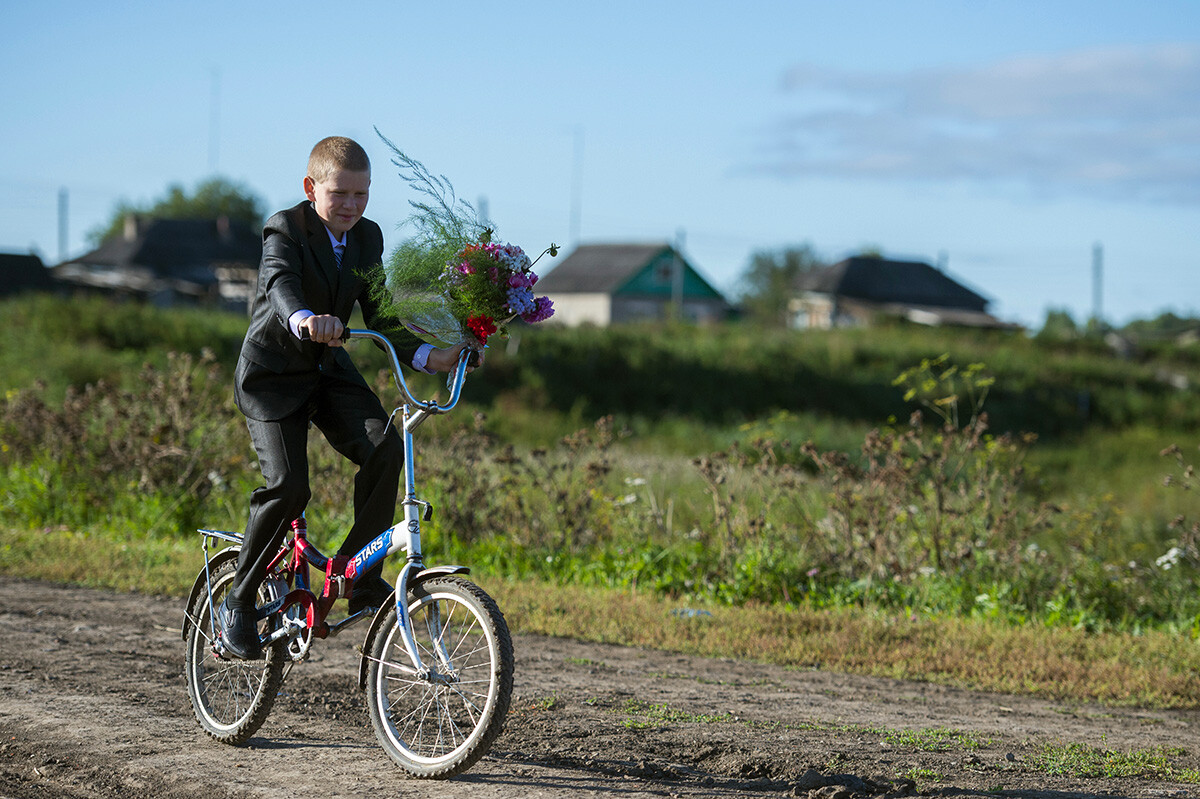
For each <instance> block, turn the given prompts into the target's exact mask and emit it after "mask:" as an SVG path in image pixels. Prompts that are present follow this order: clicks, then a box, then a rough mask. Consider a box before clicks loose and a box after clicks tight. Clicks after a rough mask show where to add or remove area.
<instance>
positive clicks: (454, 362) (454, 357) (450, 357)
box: [425, 344, 483, 372]
mask: <svg viewBox="0 0 1200 799" xmlns="http://www.w3.org/2000/svg"><path fill="white" fill-rule="evenodd" d="M465 349H467V345H466V344H456V345H454V346H453V347H434V348H433V349H432V350H430V352H429V357H428V358H426V359H425V366H426V368H429V369H432V370H433V371H435V372H449V371H451V370H452V369H454V367H456V366H458V359H459V358H460V357H462V352H463V350H465ZM482 365H483V352H482V351H481V350H475V357H473V358H472V359H471V360H469V361H467V371H468V372H473V371H475V368H476V367H478V366H482Z"/></svg>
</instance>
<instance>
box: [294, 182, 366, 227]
mask: <svg viewBox="0 0 1200 799" xmlns="http://www.w3.org/2000/svg"><path fill="white" fill-rule="evenodd" d="M370 188H371V173H370V172H354V171H351V170H348V169H338V170H334V171H333V172H332V173H331V174H330V175H329V177H327V178H326V179H325V180H323V181H321V182H320V183H318V182H316V181H315V180H313V179H312V178H310V177H306V178H304V196H306V197H308V199H309V200H311V201H312V204H313V208H315V209H316V211H317V216H319V217H321V221H322V222H324V223H325V227H327V228H329V230H330V232H332V233H333V234H334V235H335V236H340V235H342V234H343V233H345V232H346V231H347V230H349V229H350V228H352V227H354V226H355V225H356V224H358V220H360V219H362V215H363V212H364V211H366V210H367V195H368V194H369V193H370Z"/></svg>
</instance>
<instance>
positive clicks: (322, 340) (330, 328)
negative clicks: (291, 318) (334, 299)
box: [299, 314, 345, 347]
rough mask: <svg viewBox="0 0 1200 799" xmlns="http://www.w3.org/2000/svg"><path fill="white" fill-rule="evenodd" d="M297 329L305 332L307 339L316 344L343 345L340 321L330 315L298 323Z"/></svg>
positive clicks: (311, 317) (342, 329)
mask: <svg viewBox="0 0 1200 799" xmlns="http://www.w3.org/2000/svg"><path fill="white" fill-rule="evenodd" d="M299 328H300V329H301V330H307V331H308V337H309V338H310V339H312V340H313V341H315V342H317V343H318V344H328V345H329V346H330V347H340V346H342V344H344V343H345V342H344V341H343V339H342V333H343V332H344V330H345V328H344V327H343V325H342V320H341V319H338V318H337V317H336V316H333V315H331V314H322V315H319V316H310V317H308V318H307V319H304V320H302V321H301V322H300V324H299Z"/></svg>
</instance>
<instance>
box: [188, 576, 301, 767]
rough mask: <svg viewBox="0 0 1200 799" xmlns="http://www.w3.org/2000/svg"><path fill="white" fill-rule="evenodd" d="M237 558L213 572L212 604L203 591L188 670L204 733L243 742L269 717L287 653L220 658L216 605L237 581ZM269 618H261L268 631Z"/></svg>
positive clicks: (263, 597)
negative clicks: (258, 657)
mask: <svg viewBox="0 0 1200 799" xmlns="http://www.w3.org/2000/svg"><path fill="white" fill-rule="evenodd" d="M236 568H237V562H236V561H234V560H231V561H227V562H225V563H223V564H221V565H220V566H218V567H217V568H216V569H215V570H214V571H213V573H212V575H211V580H212V603H211V604H209V598H208V592H207V591H202V592H201V593H200V595H199V596H198V597H196V601H195V603H194V604H193V605H192V607H191V609H190V613H191V614H192V619H194V620H195V621H194V623H193V624H192V625H191V627H190V629H189V630H188V636H187V651H186V653H185V655H184V671H185V672H186V674H187V685H188V697H189V698H190V699H191V700H192V709H193V710H194V711H195V713H196V720H197V721H199V722H200V726H201V727H203V728H204V731H205V732H206V733H208V734H209V735H211V736H212V737H213V738H215V739H217V740H218V741H220V742H221V743H227V744H234V745H236V744H240V743H244V742H245V741H246V740H247V739H249V738H250V736H251V735H253V734H254V733H255V732H257V730H258V728H259V727H261V726H262V723H263V722H264V721H266V719H267V715H268V714H269V713H270V712H271V706H272V705H274V704H275V697H276V695H277V694H278V693H279V687H280V686H281V685H282V684H283V667H284V663H285V661H286V660H287V656H286V654H285V653H284V651H283V647H282V646H281V645H278V644H276V645H274V646H270V647H267V649H266V652H265V655H266V659H265V660H235V659H233V658H228V657H226V658H218V657H217V655H216V652H215V651H214V650H213V640H212V638H213V635H214V633H213V630H214V625H213V618H212V612H211V611H212V609H213V608H217V607H220V605H221V601H222V600H223V599H224V598H225V594H226V593H228V592H229V586H230V585H231V584H232V582H233V575H234V571H235V569H236ZM270 594H271V589H270V584H269V583H264V585H263V588H261V589H260V590H259V602H260V604H261V603H262V602H264V601H268V600H269V599H271V598H273V597H271V596H270ZM266 625H267V622H266V621H263V622H259V627H260V629H259V633H260V634H262V633H263V631H264V629H265V626H266Z"/></svg>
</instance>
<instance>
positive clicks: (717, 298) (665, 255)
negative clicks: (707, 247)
mask: <svg viewBox="0 0 1200 799" xmlns="http://www.w3.org/2000/svg"><path fill="white" fill-rule="evenodd" d="M535 290H536V291H537V293H539V294H545V295H546V296H548V297H549V298H550V300H551V301H552V302H553V303H554V319H555V320H556V321H558V322H561V323H562V324H566V325H579V324H584V323H591V324H595V325H609V324H613V323H618V322H631V321H635V320H642V319H670V318H674V317H675V316H676V313H678V318H681V319H686V320H689V321H693V322H713V321H717V320H720V319H724V318H725V317H726V316H727V315H728V313H729V311H730V306H729V303H728V302H726V300H725V298H724V297H723V296H721V293H720V292H719V291H717V290H716V289H715V288H713V287H712V285H711V284H709V282H708V281H707V280H705V279H704V278H703V277H702V276H701V275H700V273H699V272H697V271H696V269H695V268H694V267H693V266H692V265H691V264H689V263H688V262H687V259H685V258H684V257H683V256H682V255H680V254H679V252H678V251H676V250H675V248H674V247H672V246H671V245H669V244H665V243H663V244H587V245H582V246H580V247H577V248H576V249H575V250H574V251H573V252H572V253H571V254H570V255H569V256H567V258H566V259H565V260H563V262H562V263H561V264H559V265H558V266H556V267H555V268H554V269H553V271H551V272H549V273H547V274H546V276H545V277H543V278H542V279H541V280H540V281H538V284H537V288H536V289H535Z"/></svg>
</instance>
